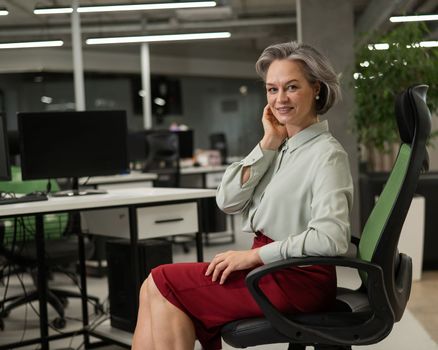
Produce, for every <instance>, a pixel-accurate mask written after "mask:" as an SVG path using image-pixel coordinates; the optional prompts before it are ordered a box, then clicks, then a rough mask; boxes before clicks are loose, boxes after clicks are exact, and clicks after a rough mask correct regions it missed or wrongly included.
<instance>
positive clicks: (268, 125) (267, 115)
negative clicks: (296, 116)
mask: <svg viewBox="0 0 438 350" xmlns="http://www.w3.org/2000/svg"><path fill="white" fill-rule="evenodd" d="M262 123H263V129H264V131H265V134H264V136H263V139H262V141H260V146H261V147H262V149H270V150H277V149H278V147H280V145H281V144H282V143H283V141H284V139H285V138H286V137H287V130H286V127H285V126H284V125H283V124H280V123H279V122H278V120H277V118H275V116H274V114H273V113H272V110H271V107H269V104H267V105H266V106H265V108H264V109H263V117H262Z"/></svg>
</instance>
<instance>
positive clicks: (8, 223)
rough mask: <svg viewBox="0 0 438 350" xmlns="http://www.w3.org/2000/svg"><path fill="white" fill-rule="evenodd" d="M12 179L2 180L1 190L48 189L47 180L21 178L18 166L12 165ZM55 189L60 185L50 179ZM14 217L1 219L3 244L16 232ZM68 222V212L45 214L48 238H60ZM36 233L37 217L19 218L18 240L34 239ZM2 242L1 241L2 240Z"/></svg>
mask: <svg viewBox="0 0 438 350" xmlns="http://www.w3.org/2000/svg"><path fill="white" fill-rule="evenodd" d="M11 173H12V180H11V181H2V182H0V190H1V191H4V192H11V193H17V194H18V193H20V194H24V193H30V192H35V191H44V192H45V191H46V189H47V180H29V181H23V180H22V178H21V169H20V167H18V166H12V167H11ZM50 182H51V188H52V190H53V191H58V190H59V186H58V183H57V182H56V181H55V180H50ZM14 221H15V220H14V219H13V218H11V219H3V220H1V222H2V224H3V227H4V238H3V244H4V245H9V244H11V242H12V239H13V234H14ZM67 224H68V214H65V213H62V214H48V215H44V233H45V237H46V239H57V238H60V237H61V236H62V235H63V233H64V232H65V231H66V228H67ZM34 235H35V218H34V217H33V216H25V217H23V218H22V219H19V222H18V227H17V240H18V241H25V240H33V239H34ZM0 244H1V242H0Z"/></svg>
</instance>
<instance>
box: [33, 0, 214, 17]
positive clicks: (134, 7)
mask: <svg viewBox="0 0 438 350" xmlns="http://www.w3.org/2000/svg"><path fill="white" fill-rule="evenodd" d="M215 6H216V1H191V2H176V3H175V2H165V3H157V4H129V5H100V6H80V7H78V12H79V13H91V12H114V11H150V10H173V9H187V8H198V7H215ZM72 12H73V8H71V7H57V8H39V9H35V10H34V11H33V13H34V14H36V15H52V14H60V13H72Z"/></svg>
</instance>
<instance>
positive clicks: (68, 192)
mask: <svg viewBox="0 0 438 350" xmlns="http://www.w3.org/2000/svg"><path fill="white" fill-rule="evenodd" d="M106 193H108V191H106V190H96V189H92V188H91V189H86V190H79V179H78V178H77V177H74V178H73V184H72V189H71V190H65V191H57V192H52V193H51V195H52V197H73V196H87V195H91V194H106Z"/></svg>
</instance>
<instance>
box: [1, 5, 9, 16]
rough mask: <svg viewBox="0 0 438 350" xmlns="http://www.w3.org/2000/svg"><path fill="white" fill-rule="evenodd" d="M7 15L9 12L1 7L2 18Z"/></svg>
mask: <svg viewBox="0 0 438 350" xmlns="http://www.w3.org/2000/svg"><path fill="white" fill-rule="evenodd" d="M7 15H9V11H8V10H7V9H5V8H4V7H0V16H7Z"/></svg>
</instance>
